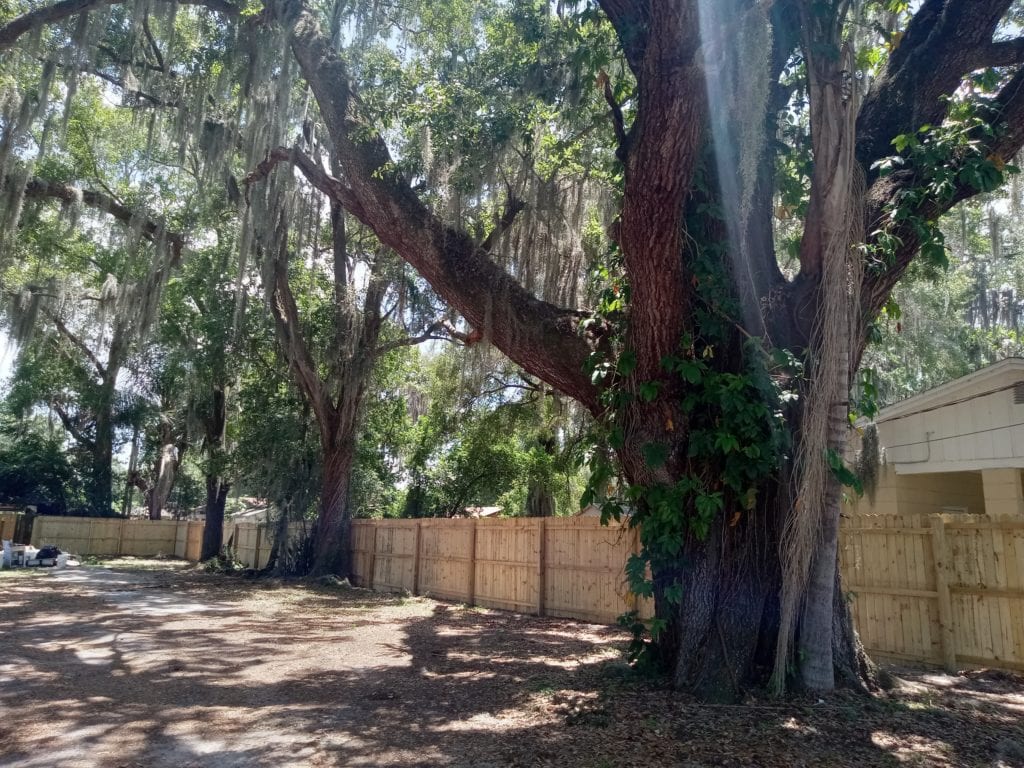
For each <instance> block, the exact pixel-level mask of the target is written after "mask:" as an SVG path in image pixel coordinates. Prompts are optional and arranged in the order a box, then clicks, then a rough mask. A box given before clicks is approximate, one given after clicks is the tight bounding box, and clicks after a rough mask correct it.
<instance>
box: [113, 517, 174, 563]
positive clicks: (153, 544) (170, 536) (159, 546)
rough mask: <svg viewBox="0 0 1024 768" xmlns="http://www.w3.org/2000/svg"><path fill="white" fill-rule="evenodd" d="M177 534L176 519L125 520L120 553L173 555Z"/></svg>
mask: <svg viewBox="0 0 1024 768" xmlns="http://www.w3.org/2000/svg"><path fill="white" fill-rule="evenodd" d="M177 534H178V521H176V520H124V521H123V527H122V531H121V552H120V554H122V555H135V556H136V557H154V556H156V555H173V554H174V549H175V543H176V541H177Z"/></svg>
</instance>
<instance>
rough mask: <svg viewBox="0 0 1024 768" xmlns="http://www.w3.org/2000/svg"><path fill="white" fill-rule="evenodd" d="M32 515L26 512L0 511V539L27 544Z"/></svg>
mask: <svg viewBox="0 0 1024 768" xmlns="http://www.w3.org/2000/svg"><path fill="white" fill-rule="evenodd" d="M34 517H35V515H34V514H32V513H26V512H0V540H3V541H13V542H14V543H15V544H28V540H29V537H30V536H31V532H32V519H33V518H34Z"/></svg>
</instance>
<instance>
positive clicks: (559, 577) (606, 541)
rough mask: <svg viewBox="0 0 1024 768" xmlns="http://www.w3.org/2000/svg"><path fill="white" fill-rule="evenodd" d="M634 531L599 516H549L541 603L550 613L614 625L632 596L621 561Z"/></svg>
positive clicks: (631, 605) (630, 606) (631, 603)
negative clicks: (543, 596) (544, 577)
mask: <svg viewBox="0 0 1024 768" xmlns="http://www.w3.org/2000/svg"><path fill="white" fill-rule="evenodd" d="M632 550H633V533H632V531H629V530H628V529H627V528H625V527H619V526H605V525H601V521H600V520H599V519H598V518H593V517H577V518H561V519H559V518H552V519H550V520H548V521H547V525H546V543H545V548H544V551H545V572H546V574H547V576H546V579H545V592H546V597H545V607H546V611H547V613H548V614H549V615H551V616H565V617H567V618H574V619H582V620H584V621H594V622H598V623H604V624H612V623H615V621H616V620H617V619H618V617H619V616H621V615H622V614H623V613H625V612H626V611H629V610H632V609H633V608H634V607H635V601H634V599H633V596H632V594H631V593H630V592H629V588H628V585H627V584H626V574H625V565H626V561H627V560H628V559H629V556H630V554H631V553H632Z"/></svg>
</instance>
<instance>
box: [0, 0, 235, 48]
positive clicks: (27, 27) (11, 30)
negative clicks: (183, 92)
mask: <svg viewBox="0 0 1024 768" xmlns="http://www.w3.org/2000/svg"><path fill="white" fill-rule="evenodd" d="M122 2H126V0H61V2H58V3H54V4H53V5H44V6H43V7H41V8H36V9H35V10H32V11H28V12H26V13H23V14H21V15H20V16H16V17H15V18H13V19H11V20H10V21H9V22H7V23H6V24H4V25H3V26H2V27H0V51H5V50H7V49H8V48H10V47H11V46H12V45H14V43H15V42H17V40H18V38H19V37H21V36H22V35H24V34H25V33H26V32H29V31H31V30H33V29H36V28H38V27H41V26H44V25H46V24H55V23H57V22H59V21H63V20H64V19H67V18H70V17H71V16H77V15H78V14H80V13H87V12H88V11H92V10H95V9H96V8H102V7H103V6H106V5H116V4H118V3H122ZM179 3H180V4H181V5H200V6H204V7H206V8H209V9H210V10H211V11H216V12H217V13H221V14H223V15H225V16H227V17H229V18H239V17H240V16H241V10H242V9H241V8H240V7H239V6H237V5H234V4H232V3H230V2H227V1H226V0H179Z"/></svg>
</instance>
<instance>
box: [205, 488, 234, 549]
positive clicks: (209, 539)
mask: <svg viewBox="0 0 1024 768" xmlns="http://www.w3.org/2000/svg"><path fill="white" fill-rule="evenodd" d="M230 490H231V484H230V483H226V482H224V479H223V478H221V477H219V476H217V475H207V476H206V525H205V526H204V527H203V550H202V553H201V554H200V555H199V559H200V560H209V559H210V558H211V557H216V556H217V555H219V554H220V550H221V547H222V546H223V545H224V505H225V503H226V502H227V500H228V491H230Z"/></svg>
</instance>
